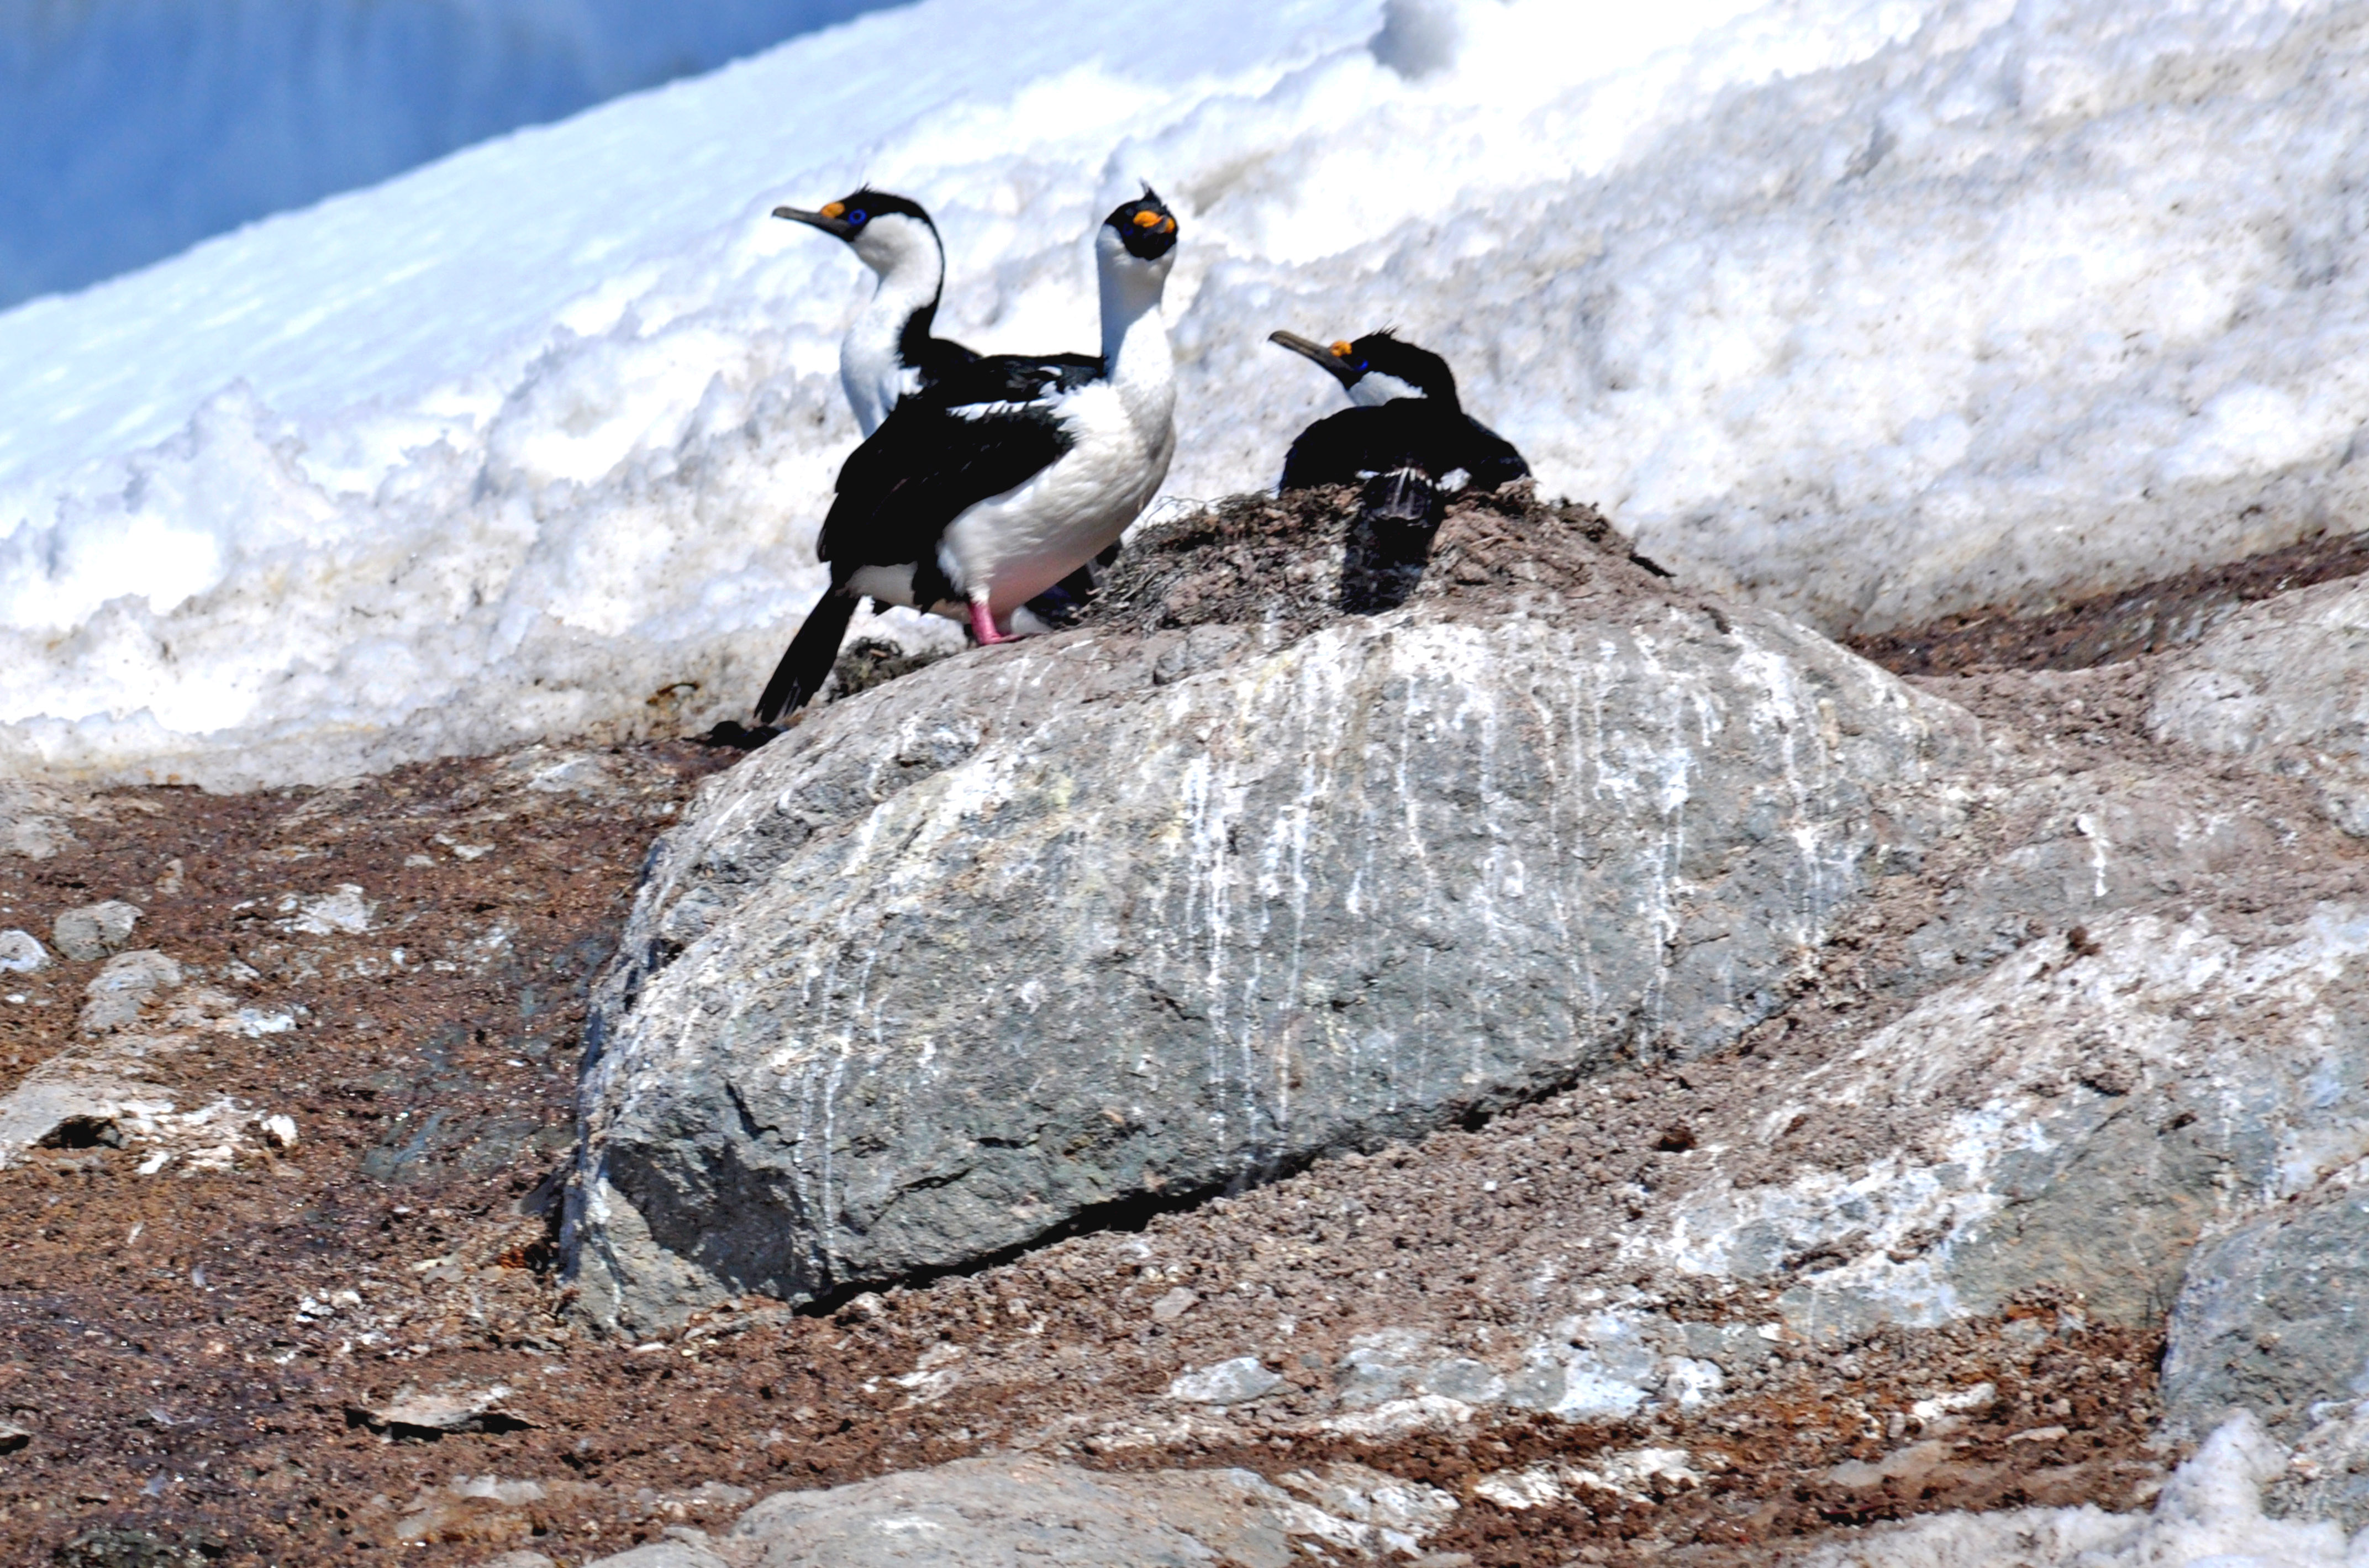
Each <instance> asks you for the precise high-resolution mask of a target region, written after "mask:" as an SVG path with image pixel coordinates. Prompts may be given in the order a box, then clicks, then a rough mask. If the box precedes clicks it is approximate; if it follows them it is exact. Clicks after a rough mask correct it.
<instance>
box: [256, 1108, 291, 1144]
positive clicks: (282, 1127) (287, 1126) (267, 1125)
mask: <svg viewBox="0 0 2369 1568" xmlns="http://www.w3.org/2000/svg"><path fill="white" fill-rule="evenodd" d="M263 1136H264V1137H265V1138H267V1139H269V1140H270V1142H271V1147H272V1148H274V1149H293V1148H295V1147H296V1118H295V1117H294V1116H285V1115H282V1116H266V1117H264V1118H263Z"/></svg>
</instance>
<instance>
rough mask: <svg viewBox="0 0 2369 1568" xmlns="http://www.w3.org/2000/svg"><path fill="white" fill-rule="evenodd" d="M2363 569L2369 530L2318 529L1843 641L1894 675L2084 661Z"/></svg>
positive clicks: (2159, 645) (2154, 646)
mask: <svg viewBox="0 0 2369 1568" xmlns="http://www.w3.org/2000/svg"><path fill="white" fill-rule="evenodd" d="M2363 572H2369V533H2338V534H2324V535H2322V536H2321V537H2319V538H2318V539H2306V540H2305V541H2303V542H2302V543H2300V544H2290V545H2288V546H2286V547H2285V548H2284V549H2281V550H2272V551H2267V552H2265V553H2264V554H2262V555H2250V556H2248V557H2247V558H2245V559H2244V560H2240V561H2231V562H2227V563H2225V564H2223V565H2221V566H2217V567H2196V568H2195V569H2193V570H2192V571H2186V572H2181V573H2180V574H2178V575H2177V576H2174V577H2169V578H2158V579H2157V580H2156V581H2154V582H2148V583H2142V584H2140V585H2139V586H2138V587H2136V588H2133V589H2123V590H2121V591H2119V592H2115V593H2102V594H2095V595H2091V596H2089V597H2086V598H2078V599H2075V600H2073V601H2069V602H2067V603H2065V604H2061V605H2057V606H2054V607H2051V608H2050V609H2048V610H2046V611H2044V612H2040V613H2037V614H2035V613H2033V612H2032V611H2031V608H2030V607H2029V606H2016V605H1987V606H1985V607H1984V608H1982V609H1980V610H1969V611H1965V612H1962V613H1960V614H1955V615H1946V616H1943V617H1942V618H1941V619H1940V620H1937V621H1930V622H1928V623H1926V624H1923V625H1921V626H1909V627H1905V628H1902V629H1900V630H1898V631H1892V632H1881V633H1877V634H1875V635H1871V636H1863V637H1846V638H1844V639H1843V644H1844V646H1845V647H1848V648H1849V649H1851V651H1853V652H1854V653H1857V654H1859V655H1860V657H1862V658H1870V659H1872V660H1874V661H1875V662H1876V663H1878V664H1880V665H1882V666H1883V667H1884V668H1885V669H1886V670H1891V671H1892V672H1893V673H1894V674H1895V675H1960V674H1965V673H1969V672H1971V671H1974V670H1981V669H1986V668H1987V669H2003V670H2089V669H2093V668H2095V667H2096V666H2099V665H2101V664H2113V663H2118V662H2120V661H2122V660H2123V659H2131V658H2141V657H2143V656H2145V655H2147V654H2151V653H2164V652H2168V651H2169V650H2170V649H2172V648H2177V647H2187V646H2188V645H2189V644H2191V643H2193V642H2195V641H2197V640H2198V639H2199V638H2201V637H2203V635H2205V634H2206V633H2207V632H2210V631H2211V630H2212V629H2213V628H2214V627H2215V626H2217V625H2219V624H2221V623H2222V622H2224V621H2226V620H2227V619H2228V618H2229V617H2230V616H2231V615H2234V614H2236V613H2237V612H2238V611H2239V610H2241V609H2243V608H2244V607H2245V606H2246V605H2249V604H2251V603H2253V602H2254V601H2256V600H2260V599H2271V598H2275V597H2276V596H2277V595H2279V594H2282V593H2287V592H2291V591H2293V590H2294V589H2298V588H2309V587H2310V586H2311V585H2312V584H2314V583H2320V582H2328V581H2330V580H2332V579H2334V578H2349V577H2357V576H2359V575H2360V574H2361V573H2363Z"/></svg>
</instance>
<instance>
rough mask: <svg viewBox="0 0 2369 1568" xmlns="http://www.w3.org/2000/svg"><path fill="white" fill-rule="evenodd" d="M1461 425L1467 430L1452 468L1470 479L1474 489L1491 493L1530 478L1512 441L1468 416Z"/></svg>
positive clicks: (1527, 466)
mask: <svg viewBox="0 0 2369 1568" xmlns="http://www.w3.org/2000/svg"><path fill="white" fill-rule="evenodd" d="M1464 423H1465V424H1466V426H1467V427H1469V428H1468V429H1467V430H1466V431H1465V439H1464V441H1463V443H1462V445H1463V450H1462V451H1461V452H1459V454H1458V459H1457V462H1456V463H1455V464H1454V465H1453V466H1455V467H1458V468H1461V469H1463V470H1464V472H1466V473H1467V474H1470V475H1471V476H1472V487H1473V488H1474V489H1476V490H1493V489H1495V488H1496V487H1497V486H1500V485H1510V484H1512V483H1513V482H1514V481H1515V480H1516V479H1527V478H1528V477H1529V476H1530V465H1529V464H1527V463H1525V462H1523V461H1522V454H1521V453H1520V452H1516V451H1515V450H1514V443H1513V442H1511V441H1507V440H1506V439H1505V437H1503V436H1501V435H1499V434H1498V433H1497V432H1496V431H1494V430H1493V429H1490V428H1489V427H1488V426H1486V425H1484V424H1482V422H1481V421H1480V420H1478V419H1475V418H1471V416H1469V415H1468V416H1466V418H1465V420H1464Z"/></svg>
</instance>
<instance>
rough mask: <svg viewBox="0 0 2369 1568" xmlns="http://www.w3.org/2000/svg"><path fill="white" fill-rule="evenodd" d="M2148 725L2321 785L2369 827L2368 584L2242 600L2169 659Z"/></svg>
mask: <svg viewBox="0 0 2369 1568" xmlns="http://www.w3.org/2000/svg"><path fill="white" fill-rule="evenodd" d="M2147 727H2148V728H2149V730H2150V731H2152V732H2153V734H2154V735H2155V736H2156V737H2157V738H2159V739H2165V740H2177V741H2181V742H2184V743H2185V744H2187V745H2191V746H2194V747H2196V748H2198V749H2200V750H2204V751H2209V752H2214V753H2217V754H2219V755H2222V756H2228V757H2240V758H2244V759H2245V760H2246V761H2249V763H2251V764H2252V765H2254V766H2256V767H2260V768H2262V769H2264V770H2266V771H2269V772H2274V773H2286V774H2292V775H2295V776H2298V777H2302V778H2306V779H2309V780H2311V781H2312V782H2313V783H2314V784H2317V785H2318V790H2319V795H2320V800H2321V805H2322V807H2323V809H2325V810H2326V811H2327V813H2328V815H2329V818H2330V819H2331V820H2333V821H2334V822H2336V823H2337V825H2338V826H2340V827H2341V828H2342V829H2344V830H2345V831H2346V832H2348V833H2351V834H2352V835H2354V836H2355V837H2369V585H2364V584H2363V582H2362V581H2361V579H2359V578H2344V579H2340V580H2339V581H2336V582H2329V583H2321V584H2319V585H2318V587H2315V588H2307V589H2298V590H2296V591H2295V592H2294V593H2285V594H2281V595H2279V596H2278V597H2276V598H2274V599H2270V600H2265V601H2262V602H2260V603H2259V604H2251V605H2248V606H2247V607H2246V608H2245V609H2244V610H2242V611H2239V612H2237V614H2235V615H2232V616H2231V617H2230V618H2229V619H2228V621H2227V622H2226V623H2225V624H2222V625H2221V626H2219V627H2217V628H2215V630H2214V631H2213V632H2212V633H2211V634H2210V635H2207V636H2205V637H2204V638H2203V640H2202V641H2201V642H2199V643H2198V644H2197V645H2196V647H2193V648H2192V649H2191V650H2189V651H2188V652H2186V653H2184V654H2182V655H2180V657H2179V658H2177V659H2175V660H2174V661H2173V662H2172V665H2171V668H2170V669H2169V670H2168V671H2167V673H2166V674H2165V676H2164V678H2163V679H2162V680H2161V681H2157V684H2156V688H2155V691H2154V693H2153V695H2152V696H2151V697H2150V699H2149V702H2148V706H2147Z"/></svg>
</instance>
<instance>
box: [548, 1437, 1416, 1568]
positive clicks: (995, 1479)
mask: <svg viewBox="0 0 2369 1568" xmlns="http://www.w3.org/2000/svg"><path fill="white" fill-rule="evenodd" d="M1279 1479H1280V1482H1281V1484H1277V1483H1276V1482H1270V1481H1266V1480H1265V1479H1263V1478H1261V1477H1260V1476H1258V1475H1256V1474H1253V1472H1251V1471H1244V1470H1201V1471H1152V1472H1150V1473H1148V1474H1139V1475H1114V1474H1102V1473H1097V1472H1094V1471H1083V1470H1079V1469H1077V1468H1075V1467H1074V1466H1070V1465H1063V1464H1055V1463H1051V1462H1048V1461H1047V1460H1045V1459H1036V1458H1033V1457H1008V1458H1003V1459H958V1460H956V1462H954V1463H952V1464H945V1465H939V1466H937V1467H936V1468H935V1469H933V1470H924V1471H905V1472H901V1473H898V1474H895V1475H884V1476H881V1477H879V1478H878V1479H877V1480H874V1481H864V1482H855V1483H853V1484H852V1485H848V1486H835V1487H831V1488H829V1489H828V1490H818V1491H812V1492H784V1493H777V1494H774V1495H773V1496H771V1497H768V1498H766V1499H765V1500H764V1501H763V1502H761V1503H760V1504H758V1505H756V1506H755V1507H753V1508H750V1510H749V1511H748V1512H747V1513H746V1514H743V1515H742V1516H740V1519H739V1522H738V1524H736V1525H734V1526H733V1527H732V1528H731V1529H730V1530H729V1531H728V1532H726V1533H725V1534H723V1535H719V1536H715V1537H712V1538H708V1539H689V1537H690V1536H691V1532H688V1531H684V1532H678V1533H679V1535H680V1536H681V1538H682V1539H673V1540H668V1541H663V1542H656V1543H653V1544H651V1545H648V1546H644V1547H638V1548H636V1549H635V1550H634V1551H627V1552H622V1553H619V1554H617V1555H615V1556H612V1557H603V1558H601V1559H599V1560H598V1561H597V1562H593V1563H590V1564H588V1565H587V1568H889V1565H891V1564H894V1565H896V1568H940V1565H943V1568H1018V1565H1020V1564H1026V1565H1028V1568H1219V1565H1220V1564H1227V1565H1231V1568H1291V1565H1292V1564H1296V1563H1300V1562H1310V1561H1314V1560H1326V1554H1325V1552H1324V1551H1323V1549H1326V1548H1330V1549H1332V1550H1333V1551H1341V1550H1344V1549H1345V1550H1347V1551H1352V1552H1356V1553H1359V1554H1361V1560H1370V1559H1367V1558H1365V1556H1364V1554H1368V1553H1370V1554H1371V1557H1374V1558H1380V1557H1386V1556H1399V1555H1402V1554H1410V1553H1412V1552H1413V1551H1414V1550H1415V1549H1416V1547H1417V1546H1418V1544H1419V1543H1420V1541H1421V1540H1422V1539H1423V1537H1425V1535H1428V1534H1430V1533H1432V1532H1433V1531H1435V1530H1436V1529H1437V1528H1439V1527H1440V1526H1441V1525H1442V1524H1444V1523H1445V1522H1446V1521H1447V1520H1448V1517H1449V1516H1451V1515H1453V1514H1454V1513H1455V1512H1456V1502H1455V1499H1453V1498H1451V1497H1449V1496H1448V1494H1446V1493H1443V1492H1440V1491H1438V1490H1437V1489H1436V1488H1434V1487H1429V1486H1425V1485H1421V1484H1419V1483H1416V1482H1405V1481H1401V1480H1399V1479H1397V1478H1396V1477H1393V1476H1389V1475H1384V1474H1381V1473H1380V1472H1379V1471H1371V1470H1368V1469H1366V1468H1364V1467H1363V1466H1360V1465H1355V1464H1333V1465H1328V1466H1325V1467H1324V1468H1323V1469H1322V1471H1292V1472H1291V1473H1289V1474H1287V1475H1285V1476H1282V1477H1281V1478H1279ZM1295 1494H1296V1495H1295Z"/></svg>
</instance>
